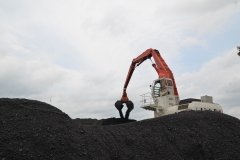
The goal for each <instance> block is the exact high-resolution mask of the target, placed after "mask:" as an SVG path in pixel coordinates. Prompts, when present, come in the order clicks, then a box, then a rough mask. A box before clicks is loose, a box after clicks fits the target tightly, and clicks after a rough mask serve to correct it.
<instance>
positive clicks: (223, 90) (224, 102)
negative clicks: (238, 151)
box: [176, 49, 240, 113]
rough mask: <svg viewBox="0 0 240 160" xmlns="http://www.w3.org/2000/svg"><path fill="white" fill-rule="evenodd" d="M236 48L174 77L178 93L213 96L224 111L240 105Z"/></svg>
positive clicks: (238, 65) (181, 94) (184, 95)
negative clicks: (195, 69) (199, 67)
mask: <svg viewBox="0 0 240 160" xmlns="http://www.w3.org/2000/svg"><path fill="white" fill-rule="evenodd" d="M236 53H237V50H236V49H232V50H231V51H229V52H227V53H225V54H222V55H220V56H218V57H216V58H214V59H212V60H211V61H209V62H207V63H205V64H203V66H202V68H201V69H200V70H199V71H194V72H189V73H184V74H182V75H181V76H180V77H176V82H177V85H178V89H179V93H180V96H181V97H182V98H187V97H189V98H200V96H203V95H210V96H213V99H214V102H215V103H219V104H220V105H221V106H222V107H223V110H224V112H225V113H231V112H230V111H229V109H230V108H232V107H234V106H240V103H239V102H238V101H237V99H238V97H239V96H240V84H239V81H240V76H239V74H238V72H239V70H240V60H239V57H238V56H237V54H236Z"/></svg>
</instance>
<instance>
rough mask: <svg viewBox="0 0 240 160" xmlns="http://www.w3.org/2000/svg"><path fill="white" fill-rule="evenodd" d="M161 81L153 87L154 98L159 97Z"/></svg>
mask: <svg viewBox="0 0 240 160" xmlns="http://www.w3.org/2000/svg"><path fill="white" fill-rule="evenodd" d="M160 87H161V86H160V81H156V82H155V84H154V87H153V93H154V97H159V96H160V94H159V90H160Z"/></svg>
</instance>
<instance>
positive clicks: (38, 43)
mask: <svg viewBox="0 0 240 160" xmlns="http://www.w3.org/2000/svg"><path fill="white" fill-rule="evenodd" d="M0 20H1V21H0V97H8V98H27V99H34V100H39V101H43V102H47V103H49V104H51V105H53V106H55V107H57V108H59V109H61V110H62V111H63V112H65V113H67V114H68V115H69V116H70V117H71V118H97V119H102V118H109V117H119V115H118V111H117V110H116V108H115V107H114V103H115V102H116V101H117V100H119V99H120V98H121V95H122V89H123V84H124V82H125V78H126V76H127V72H128V69H129V66H130V64H131V61H132V59H134V58H136V57H137V56H138V55H139V54H141V53H142V52H144V51H145V50H146V49H148V48H154V49H158V50H159V51H160V53H161V55H162V57H163V58H164V59H165V61H166V62H167V64H168V66H169V67H170V68H171V70H172V72H173V73H174V75H175V79H176V84H177V87H178V91H179V96H180V99H183V98H200V96H202V95H211V96H213V100H214V102H215V103H218V104H220V105H221V106H222V108H223V111H224V113H226V114H229V115H232V116H235V117H238V118H240V72H239V71H240V57H239V56H238V55H237V53H238V50H237V48H236V47H237V46H238V45H240V0H211V1H210V0H181V1H177V0H168V1H166V0H131V1H127V0H121V1H113V0H102V1H97V0H81V1H77V0H65V1H63V0H51V1H49V0H39V1H32V0H11V1H6V0H0ZM157 78H158V76H157V74H156V72H155V70H154V69H153V68H152V66H151V62H150V61H149V60H147V61H145V62H144V63H142V64H141V65H140V66H139V67H138V68H137V69H136V70H135V72H134V74H133V76H132V79H131V81H130V83H129V87H128V89H127V92H128V97H129V98H130V99H131V100H132V101H133V102H134V104H135V108H134V110H133V111H132V112H131V114H130V118H132V119H138V120H141V119H146V118H152V117H153V112H151V111H146V110H144V109H141V108H140V106H141V102H140V101H141V97H140V95H141V94H143V93H146V92H149V91H150V88H149V85H150V84H152V81H153V80H155V79H157ZM50 99H51V101H50ZM125 108H126V107H125Z"/></svg>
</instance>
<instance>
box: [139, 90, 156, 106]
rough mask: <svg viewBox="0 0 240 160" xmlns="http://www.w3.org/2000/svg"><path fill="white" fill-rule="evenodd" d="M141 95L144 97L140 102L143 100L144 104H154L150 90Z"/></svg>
mask: <svg viewBox="0 0 240 160" xmlns="http://www.w3.org/2000/svg"><path fill="white" fill-rule="evenodd" d="M140 96H141V97H142V100H141V101H140V102H142V106H145V105H149V104H152V102H153V100H152V95H151V93H150V92H148V93H144V94H142V95H140Z"/></svg>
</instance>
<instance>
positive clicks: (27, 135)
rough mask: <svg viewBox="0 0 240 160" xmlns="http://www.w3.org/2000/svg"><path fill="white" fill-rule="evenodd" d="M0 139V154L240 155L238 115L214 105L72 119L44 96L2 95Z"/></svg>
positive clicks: (10, 157) (60, 158)
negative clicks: (136, 116)
mask: <svg viewBox="0 0 240 160" xmlns="http://www.w3.org/2000/svg"><path fill="white" fill-rule="evenodd" d="M113 107H114V106H113ZM0 142H1V143H0V160H14V159H17V160H18V159H21V160H22V159H24V160H28V159H38V160H39V159H42V160H43V159H44V160H45V159H52V160H53V159H55V160H65V159H66V160H72V159H76V160H79V159H92V160H108V159H109V160H111V159H116V160H120V159H123V160H127V159H129V160H141V159H143V160H145V159H151V160H155V159H224V160H225V159H229V160H230V159H231V160H232V159H240V120H239V119H237V118H234V117H231V116H229V115H226V114H222V113H217V112H211V111H202V112H201V111H188V112H181V113H178V114H173V115H168V116H164V117H159V118H153V119H148V120H142V121H131V123H121V120H120V119H116V118H109V119H105V120H96V119H71V118H70V117H69V116H68V115H67V114H65V113H63V112H62V111H61V110H59V109H57V108H56V107H53V106H51V105H49V104H46V103H43V102H39V101H34V100H27V99H7V98H2V99H0Z"/></svg>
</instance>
